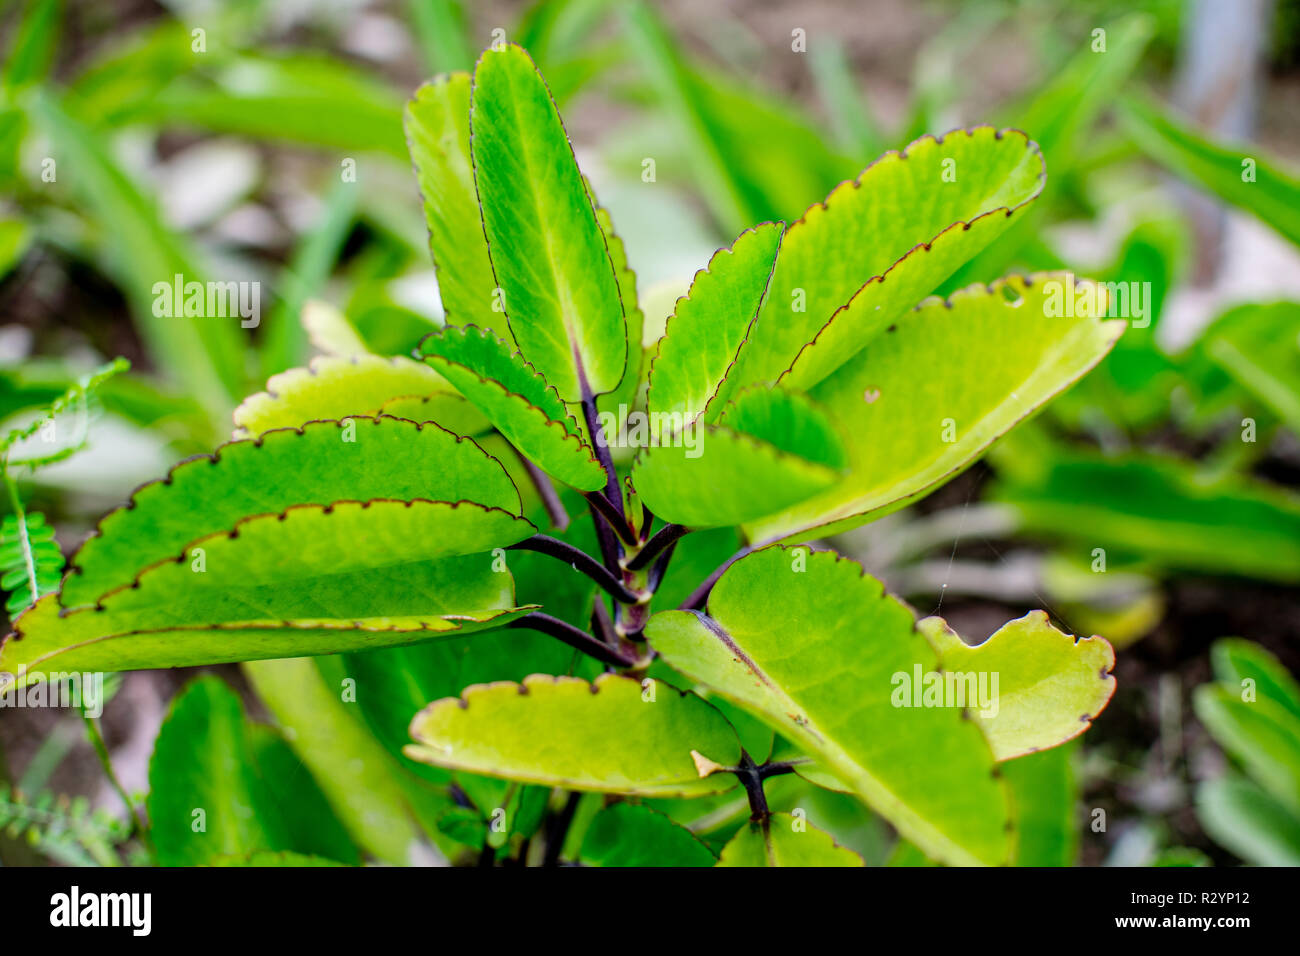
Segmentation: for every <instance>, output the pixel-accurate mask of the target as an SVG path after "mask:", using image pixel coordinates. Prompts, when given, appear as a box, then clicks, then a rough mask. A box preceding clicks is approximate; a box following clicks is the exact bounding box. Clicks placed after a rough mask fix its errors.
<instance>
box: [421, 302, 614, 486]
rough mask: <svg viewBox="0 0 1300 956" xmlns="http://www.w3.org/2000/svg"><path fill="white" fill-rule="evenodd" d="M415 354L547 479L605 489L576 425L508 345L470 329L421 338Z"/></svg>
mask: <svg viewBox="0 0 1300 956" xmlns="http://www.w3.org/2000/svg"><path fill="white" fill-rule="evenodd" d="M420 354H421V355H422V356H423V357H424V360H425V361H426V362H427V363H428V364H429V365H430V366H432V367H433V368H434V369H436V370H437V371H438V373H439V374H440V375H442V376H443V377H445V378H446V379H447V381H449V382H451V384H452V385H454V386H456V388H457V389H459V390H460V392H461V394H462V395H464V396H465V397H466V398H467V399H469V400H470V401H471V402H473V403H474V405H475V406H476V407H477V408H478V409H479V411H481V412H482V413H483V414H484V415H485V416H486V417H487V418H488V420H489V421H490V422H492V424H493V425H495V426H496V428H497V430H498V431H500V432H501V434H502V435H504V436H505V437H506V439H507V440H508V441H509V442H510V443H511V444H513V445H514V446H515V447H516V448H518V449H519V451H521V452H523V454H524V455H526V456H527V457H528V458H529V459H530V460H531V461H532V462H533V463H534V464H536V465H537V466H538V467H539V468H541V469H542V470H543V471H545V472H546V473H547V474H549V475H551V476H552V477H554V478H556V479H558V480H560V481H562V482H564V483H565V484H566V485H572V486H573V487H575V488H577V489H578V490H579V491H596V490H597V489H599V488H603V487H604V486H605V482H606V475H605V469H604V468H602V467H601V465H600V462H598V461H597V460H596V456H595V453H594V451H593V449H592V447H591V446H590V445H588V444H587V442H586V441H585V440H584V438H583V434H582V431H581V429H579V427H578V423H577V421H575V420H574V418H573V417H572V416H571V415H570V414H569V411H568V409H567V408H565V406H564V403H563V402H562V401H560V396H559V395H557V394H556V392H555V389H553V388H552V387H551V386H550V385H548V384H547V382H546V379H545V378H544V377H543V376H542V375H541V374H540V373H538V371H537V370H536V369H535V368H533V366H531V365H529V364H528V363H527V362H526V361H525V360H524V357H523V356H522V355H520V354H519V353H518V352H515V351H513V350H512V349H511V348H510V346H509V344H507V343H506V342H504V341H502V340H501V339H498V338H497V337H496V336H494V335H492V334H491V333H490V332H486V331H484V330H482V329H479V328H476V327H474V326H468V327H466V328H446V329H442V330H440V331H438V332H434V333H432V334H430V335H428V336H426V337H425V339H424V340H423V341H422V342H421V343H420Z"/></svg>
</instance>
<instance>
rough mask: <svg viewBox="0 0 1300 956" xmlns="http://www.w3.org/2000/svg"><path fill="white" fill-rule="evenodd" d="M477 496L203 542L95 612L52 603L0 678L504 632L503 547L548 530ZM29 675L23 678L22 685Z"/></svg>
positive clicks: (304, 519)
mask: <svg viewBox="0 0 1300 956" xmlns="http://www.w3.org/2000/svg"><path fill="white" fill-rule="evenodd" d="M534 530H535V529H534V528H533V526H532V525H531V524H530V523H529V522H527V521H525V520H524V519H523V518H518V517H515V516H514V515H511V514H508V513H506V512H504V511H500V510H496V509H488V508H484V507H483V506H482V505H477V504H473V503H470V502H459V503H456V504H451V503H448V502H431V501H422V500H417V501H406V502H403V501H386V500H381V501H366V502H355V501H346V502H336V503H334V504H331V505H326V506H324V507H321V506H319V505H299V506H294V507H291V508H288V509H286V510H285V511H283V512H281V513H280V514H266V515H258V516H256V517H252V518H246V519H242V520H241V521H239V522H238V523H237V524H236V525H235V526H234V527H233V528H232V529H231V530H230V531H228V532H227V531H221V532H217V533H216V534H214V535H209V536H207V537H201V538H198V539H196V540H193V541H192V542H190V544H189V545H187V546H186V548H185V550H184V551H181V552H180V554H179V555H176V556H173V557H172V558H170V559H165V560H163V561H162V562H160V563H158V564H154V565H151V566H149V567H147V568H145V570H143V571H141V572H140V573H139V574H138V575H136V577H135V579H134V580H133V581H132V582H131V583H130V584H127V585H123V586H122V587H120V588H118V589H116V590H113V591H110V592H109V593H107V594H105V595H103V596H102V597H100V598H99V600H98V602H97V603H96V604H94V605H90V606H86V607H81V608H78V609H76V610H72V611H68V612H63V611H61V610H60V608H59V603H58V596H57V595H56V594H50V595H47V596H46V597H45V598H42V599H41V600H40V601H38V602H37V603H36V604H35V605H34V606H33V607H32V608H31V609H30V610H29V611H27V612H26V613H25V614H23V615H22V616H21V617H19V618H18V620H17V621H15V622H14V628H15V633H14V634H13V635H11V636H10V637H9V638H7V639H6V641H5V643H4V644H3V645H0V670H2V671H4V672H7V673H11V674H18V675H22V674H24V672H28V673H29V674H33V673H36V672H40V671H44V670H49V669H51V668H53V669H57V670H64V669H80V670H91V671H94V670H104V671H110V670H111V671H116V670H135V669H145V668H156V667H185V666H194V665H198V664H214V663H224V662H229V661H241V660H263V659H269V658H277V657H293V656H307V655H317V654H334V653H338V652H340V651H346V650H362V649H365V648H369V647H388V646H394V645H400V644H409V643H414V642H417V641H421V640H428V639H429V638H431V637H434V636H437V635H439V634H447V633H450V632H455V631H461V632H469V631H473V630H478V629H483V628H488V627H497V626H500V625H502V624H505V623H506V622H508V621H509V620H512V619H513V618H515V617H518V616H520V615H521V614H523V613H525V609H515V608H514V607H513V605H514V584H513V581H512V579H511V577H510V574H509V573H508V572H494V571H493V570H492V558H491V555H489V554H482V553H481V552H485V551H489V550H490V549H492V548H496V547H505V546H508V545H510V544H513V543H515V542H517V541H521V540H523V539H524V538H526V537H528V536H529V535H531V534H532V533H533V532H534ZM22 679H23V678H22V677H21V676H20V677H19V680H20V682H21V681H22Z"/></svg>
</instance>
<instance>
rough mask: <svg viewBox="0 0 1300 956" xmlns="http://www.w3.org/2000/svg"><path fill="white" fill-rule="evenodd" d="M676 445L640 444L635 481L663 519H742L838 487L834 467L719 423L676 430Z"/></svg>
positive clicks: (713, 524) (700, 523) (705, 524)
mask: <svg viewBox="0 0 1300 956" xmlns="http://www.w3.org/2000/svg"><path fill="white" fill-rule="evenodd" d="M670 440H674V441H676V444H665V445H659V446H655V447H651V448H646V449H643V450H642V451H641V452H639V453H638V454H637V457H636V461H635V463H634V464H633V467H632V483H633V484H634V485H635V486H636V490H637V494H639V495H640V496H641V497H642V498H643V499H645V502H646V504H647V505H649V506H650V508H651V509H652V510H653V511H654V513H655V514H657V515H658V516H659V517H661V518H663V519H664V520H665V521H671V522H674V523H676V524H680V525H685V526H686V527H690V528H720V527H726V526H729V525H737V524H742V523H744V522H746V521H752V520H754V519H756V518H759V517H762V516H763V515H768V514H772V513H774V512H778V511H780V510H781V509H782V508H787V507H789V506H791V505H794V504H797V503H798V502H800V501H804V500H806V499H808V498H810V497H811V496H813V495H815V494H817V493H818V492H821V491H825V490H826V489H827V488H830V487H831V486H833V485H834V484H835V483H836V482H837V481H838V480H839V478H840V473H839V471H838V470H837V469H835V468H828V467H827V466H826V465H823V464H819V463H817V462H815V461H808V460H807V459H805V458H801V457H799V456H798V455H791V454H788V453H786V452H784V451H782V450H781V449H780V448H778V447H777V446H776V445H773V444H771V443H770V442H767V441H763V440H761V439H759V438H757V437H755V436H753V435H747V434H744V433H742V432H737V431H734V430H732V429H730V428H726V427H723V426H719V425H703V426H698V427H695V428H691V429H688V430H687V431H686V432H685V433H679V435H677V436H675V437H674V438H673V439H670Z"/></svg>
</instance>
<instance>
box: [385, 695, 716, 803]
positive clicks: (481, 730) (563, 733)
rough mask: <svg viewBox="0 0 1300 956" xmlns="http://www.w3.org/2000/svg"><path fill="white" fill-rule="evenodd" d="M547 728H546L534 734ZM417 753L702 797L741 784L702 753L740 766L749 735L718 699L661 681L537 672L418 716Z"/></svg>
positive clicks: (547, 779)
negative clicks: (708, 769)
mask: <svg viewBox="0 0 1300 956" xmlns="http://www.w3.org/2000/svg"><path fill="white" fill-rule="evenodd" d="M538 727H545V728H546V732H545V734H541V735H539V734H537V733H535V729H536V728H538ZM411 736H412V737H413V738H414V739H415V741H416V743H415V744H413V745H411V746H409V747H407V749H406V753H407V755H408V756H409V757H411V758H412V759H414V760H423V761H425V762H427V763H431V764H434V765H436V766H440V767H450V768H452V769H460V770H470V771H473V772H475V773H481V774H487V775H489V776H496V777H504V778H507V779H510V780H519V781H522V782H525V783H536V784H543V785H547V786H557V787H565V788H567V789H570V790H594V791H597V792H603V793H626V794H641V795H645V796H682V797H686V796H701V795H705V794H710V793H721V792H723V791H725V790H729V789H731V788H732V787H734V786H735V785H736V778H735V777H733V776H731V775H730V774H726V773H714V774H712V775H710V776H705V777H702V776H700V771H699V769H698V768H697V765H696V763H695V760H694V759H693V757H692V754H693V753H698V754H701V755H703V757H705V758H707V759H708V760H711V761H713V762H714V763H717V764H721V765H723V766H735V765H736V763H737V762H738V761H739V759H740V744H739V742H738V741H737V740H736V735H735V732H734V731H733V730H732V729H731V727H730V725H728V724H727V721H726V720H725V719H724V718H723V716H722V715H721V714H719V713H718V712H717V710H715V709H714V708H712V707H710V706H709V705H708V704H707V703H705V702H704V700H703V699H701V698H700V697H697V696H696V695H695V694H691V693H686V692H682V691H679V690H677V689H675V688H673V687H671V686H669V685H667V684H664V683H662V682H659V681H653V680H650V679H647V682H646V683H644V684H643V683H642V682H638V681H636V680H632V679H630V678H627V677H620V676H617V675H615V674H602V675H601V676H600V677H598V678H596V680H595V682H594V683H591V684H589V683H587V682H586V681H585V680H579V679H578V678H573V677H546V676H543V675H541V674H534V675H533V676H531V677H528V678H525V679H524V682H523V683H522V684H514V683H510V682H505V681H503V682H499V683H492V684H479V685H475V686H473V687H470V688H467V689H466V690H465V691H464V693H463V696H461V697H460V698H448V699H445V700H440V701H436V702H434V703H432V704H430V705H429V706H428V707H426V708H425V709H424V710H422V711H421V712H420V713H419V714H417V715H416V716H415V719H414V720H413V721H412V722H411Z"/></svg>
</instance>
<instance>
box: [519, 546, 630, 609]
mask: <svg viewBox="0 0 1300 956" xmlns="http://www.w3.org/2000/svg"><path fill="white" fill-rule="evenodd" d="M506 550H507V551H536V552H537V553H538V554H546V555H550V556H551V557H552V558H558V559H559V560H561V561H564V562H565V563H566V564H568V565H569V566H570V567H572V568H573V569H574V570H575V571H578V572H580V573H582V574H585V575H586V576H587V577H589V578H591V580H593V581H595V582H596V584H597V586H599V587H600V589H601V590H603V591H604V592H605V593H607V594H609V595H610V596H611V597H613V598H614V599H615V600H617V601H622V602H623V603H625V604H635V603H636V602H637V601H638V600H639V599H640V598H639V596H638V595H636V594H633V593H632V592H631V591H629V590H628V589H627V588H626V587H624V586H623V584H622V582H620V581H619V580H618V578H616V577H614V575H613V574H611V573H610V572H609V570H608V569H607V568H605V567H604V566H602V565H601V563H600V562H599V561H597V560H596V559H595V558H593V557H592V556H591V555H589V554H587V552H585V551H582V550H580V549H578V548H575V547H574V546H573V545H571V544H569V543H568V542H566V541H561V540H560V539H559V538H552V537H551V536H550V535H546V534H535V535H533V536H532V537H531V538H526V539H525V540H523V541H520V542H519V543H518V544H512V545H510V547H508V548H507V549H506Z"/></svg>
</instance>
